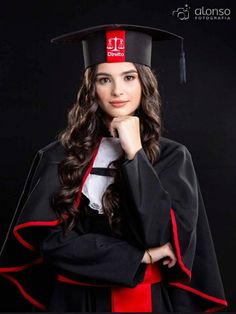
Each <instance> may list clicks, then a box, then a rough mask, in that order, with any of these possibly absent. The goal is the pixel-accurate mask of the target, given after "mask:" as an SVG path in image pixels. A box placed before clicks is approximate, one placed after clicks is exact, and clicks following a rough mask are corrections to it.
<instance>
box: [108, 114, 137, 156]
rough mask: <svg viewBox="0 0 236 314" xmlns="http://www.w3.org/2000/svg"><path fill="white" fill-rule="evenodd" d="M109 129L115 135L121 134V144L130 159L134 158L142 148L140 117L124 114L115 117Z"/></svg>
mask: <svg viewBox="0 0 236 314" xmlns="http://www.w3.org/2000/svg"><path fill="white" fill-rule="evenodd" d="M109 131H110V133H111V135H112V136H113V137H116V136H117V135H118V136H119V139H120V144H121V146H122V148H123V150H124V151H125V152H126V155H127V158H128V159H130V160H131V159H134V156H135V154H136V153H137V151H138V150H140V149H141V148H142V144H141V137H140V126H139V118H138V117H136V116H123V117H116V118H113V119H112V121H111V123H110V126H109Z"/></svg>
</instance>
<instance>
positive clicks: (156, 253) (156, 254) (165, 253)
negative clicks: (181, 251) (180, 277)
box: [142, 242, 177, 268]
mask: <svg viewBox="0 0 236 314" xmlns="http://www.w3.org/2000/svg"><path fill="white" fill-rule="evenodd" d="M149 253H150V254H151V256H152V261H153V263H155V262H157V261H159V260H161V259H163V261H162V264H163V265H168V268H171V267H173V266H174V265H175V264H176V261H177V258H176V255H175V252H174V249H173V247H172V245H171V243H170V242H167V243H166V244H164V245H162V246H159V247H154V248H150V249H149ZM142 263H145V264H150V263H151V260H150V257H149V255H148V253H147V252H145V254H144V256H143V259H142Z"/></svg>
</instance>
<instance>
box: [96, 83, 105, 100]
mask: <svg viewBox="0 0 236 314" xmlns="http://www.w3.org/2000/svg"><path fill="white" fill-rule="evenodd" d="M96 93H97V97H98V99H99V100H100V101H102V102H103V101H104V100H105V99H106V97H107V91H106V89H105V88H102V87H98V88H96Z"/></svg>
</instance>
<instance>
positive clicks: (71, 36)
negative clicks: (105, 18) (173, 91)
mask: <svg viewBox="0 0 236 314" xmlns="http://www.w3.org/2000/svg"><path fill="white" fill-rule="evenodd" d="M172 39H179V40H180V41H181V52H180V81H181V83H186V65H185V54H184V49H183V40H184V38H183V37H181V36H179V35H176V34H174V33H170V32H168V31H166V30H162V29H158V28H153V27H148V26H140V25H130V24H108V25H99V26H94V27H89V28H85V29H82V30H78V31H75V32H72V33H67V34H64V35H61V36H58V37H55V38H53V39H52V40H51V42H52V43H79V42H81V41H82V45H83V55H84V64H85V69H86V68H87V67H89V66H92V65H95V64H99V63H104V62H134V63H139V64H144V65H147V66H149V67H150V66H151V54H152V41H164V40H172Z"/></svg>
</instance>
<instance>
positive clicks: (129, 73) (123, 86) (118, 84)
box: [95, 62, 142, 120]
mask: <svg viewBox="0 0 236 314" xmlns="http://www.w3.org/2000/svg"><path fill="white" fill-rule="evenodd" d="M95 85H96V93H97V96H98V100H99V105H100V107H101V109H102V110H103V111H104V112H105V114H106V117H107V118H108V119H109V120H111V119H113V118H114V117H119V116H127V115H133V114H134V112H135V110H136V109H137V108H138V107H139V105H140V101H141V93H142V90H141V84H140V80H139V76H138V72H137V70H136V68H135V66H134V65H133V63H130V62H117V63H100V64H99V65H98V67H97V74H96V80H95Z"/></svg>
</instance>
